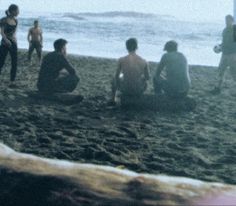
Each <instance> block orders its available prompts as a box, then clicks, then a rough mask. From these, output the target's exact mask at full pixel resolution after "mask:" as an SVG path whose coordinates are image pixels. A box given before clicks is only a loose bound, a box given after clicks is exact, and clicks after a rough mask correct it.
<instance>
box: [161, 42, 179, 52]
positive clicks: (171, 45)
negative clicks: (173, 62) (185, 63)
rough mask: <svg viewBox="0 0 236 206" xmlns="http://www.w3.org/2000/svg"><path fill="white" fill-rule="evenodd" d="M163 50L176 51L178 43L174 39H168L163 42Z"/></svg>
mask: <svg viewBox="0 0 236 206" xmlns="http://www.w3.org/2000/svg"><path fill="white" fill-rule="evenodd" d="M164 50H165V51H167V52H172V51H177V50H178V43H177V42H176V41H174V40H171V41H168V42H166V44H165V47H164Z"/></svg>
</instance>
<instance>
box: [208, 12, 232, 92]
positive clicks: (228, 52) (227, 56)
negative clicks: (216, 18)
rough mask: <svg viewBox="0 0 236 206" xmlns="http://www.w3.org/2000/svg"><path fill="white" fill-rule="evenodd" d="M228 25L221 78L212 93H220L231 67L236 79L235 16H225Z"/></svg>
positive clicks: (224, 31) (223, 48) (225, 34)
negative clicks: (226, 73) (227, 71)
mask: <svg viewBox="0 0 236 206" xmlns="http://www.w3.org/2000/svg"><path fill="white" fill-rule="evenodd" d="M225 23H226V27H225V29H224V30H223V33H222V44H221V50H222V57H221V60H220V64H219V69H218V70H219V80H218V84H217V86H216V87H215V88H214V90H212V91H211V92H212V94H220V92H221V87H222V83H223V79H224V74H225V72H226V70H227V69H228V68H229V69H230V74H231V76H232V77H233V79H234V81H236V42H235V40H234V17H233V16H232V15H227V16H226V17H225Z"/></svg>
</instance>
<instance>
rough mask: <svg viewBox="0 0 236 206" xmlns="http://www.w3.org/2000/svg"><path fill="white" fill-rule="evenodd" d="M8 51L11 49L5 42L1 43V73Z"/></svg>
mask: <svg viewBox="0 0 236 206" xmlns="http://www.w3.org/2000/svg"><path fill="white" fill-rule="evenodd" d="M8 51H9V48H8V47H7V46H6V45H3V44H1V45H0V74H1V71H2V67H3V66H4V63H5V61H6V57H7V54H8Z"/></svg>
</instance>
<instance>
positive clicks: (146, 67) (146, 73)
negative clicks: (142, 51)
mask: <svg viewBox="0 0 236 206" xmlns="http://www.w3.org/2000/svg"><path fill="white" fill-rule="evenodd" d="M144 78H145V80H146V81H147V80H149V79H150V72H149V66H148V64H147V63H146V66H145V68H144Z"/></svg>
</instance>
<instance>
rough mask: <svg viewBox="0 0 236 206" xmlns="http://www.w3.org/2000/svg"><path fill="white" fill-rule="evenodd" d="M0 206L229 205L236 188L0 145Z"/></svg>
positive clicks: (235, 194)
mask: <svg viewBox="0 0 236 206" xmlns="http://www.w3.org/2000/svg"><path fill="white" fill-rule="evenodd" d="M0 191H1V192H0V205H1V206H10V205H12V206H13V205H14V206H17V205H24V206H28V205H29V206H34V205H40V206H44V205H49V206H51V205H55V206H60V205H63V206H67V205H70V206H71V205H72V206H74V205H114V206H115V205H119V206H121V205H122V206H125V205H202V204H205V205H209V204H208V203H212V204H214V205H215V202H212V201H211V200H214V201H216V200H217V198H219V201H218V202H217V204H219V205H222V202H220V201H222V200H225V201H228V202H224V203H225V204H227V205H233V203H235V202H234V201H235V199H234V200H233V198H234V197H235V196H236V186H230V185H224V184H219V183H206V182H202V181H199V180H193V179H188V178H176V177H169V176H162V175H147V174H137V173H135V172H131V171H128V170H122V169H118V168H112V167H106V166H96V165H90V164H78V163H72V162H68V161H61V160H52V159H45V158H40V157H37V156H33V155H28V154H23V153H17V152H15V151H13V150H12V149H10V148H9V147H7V146H5V145H3V144H0Z"/></svg>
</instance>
